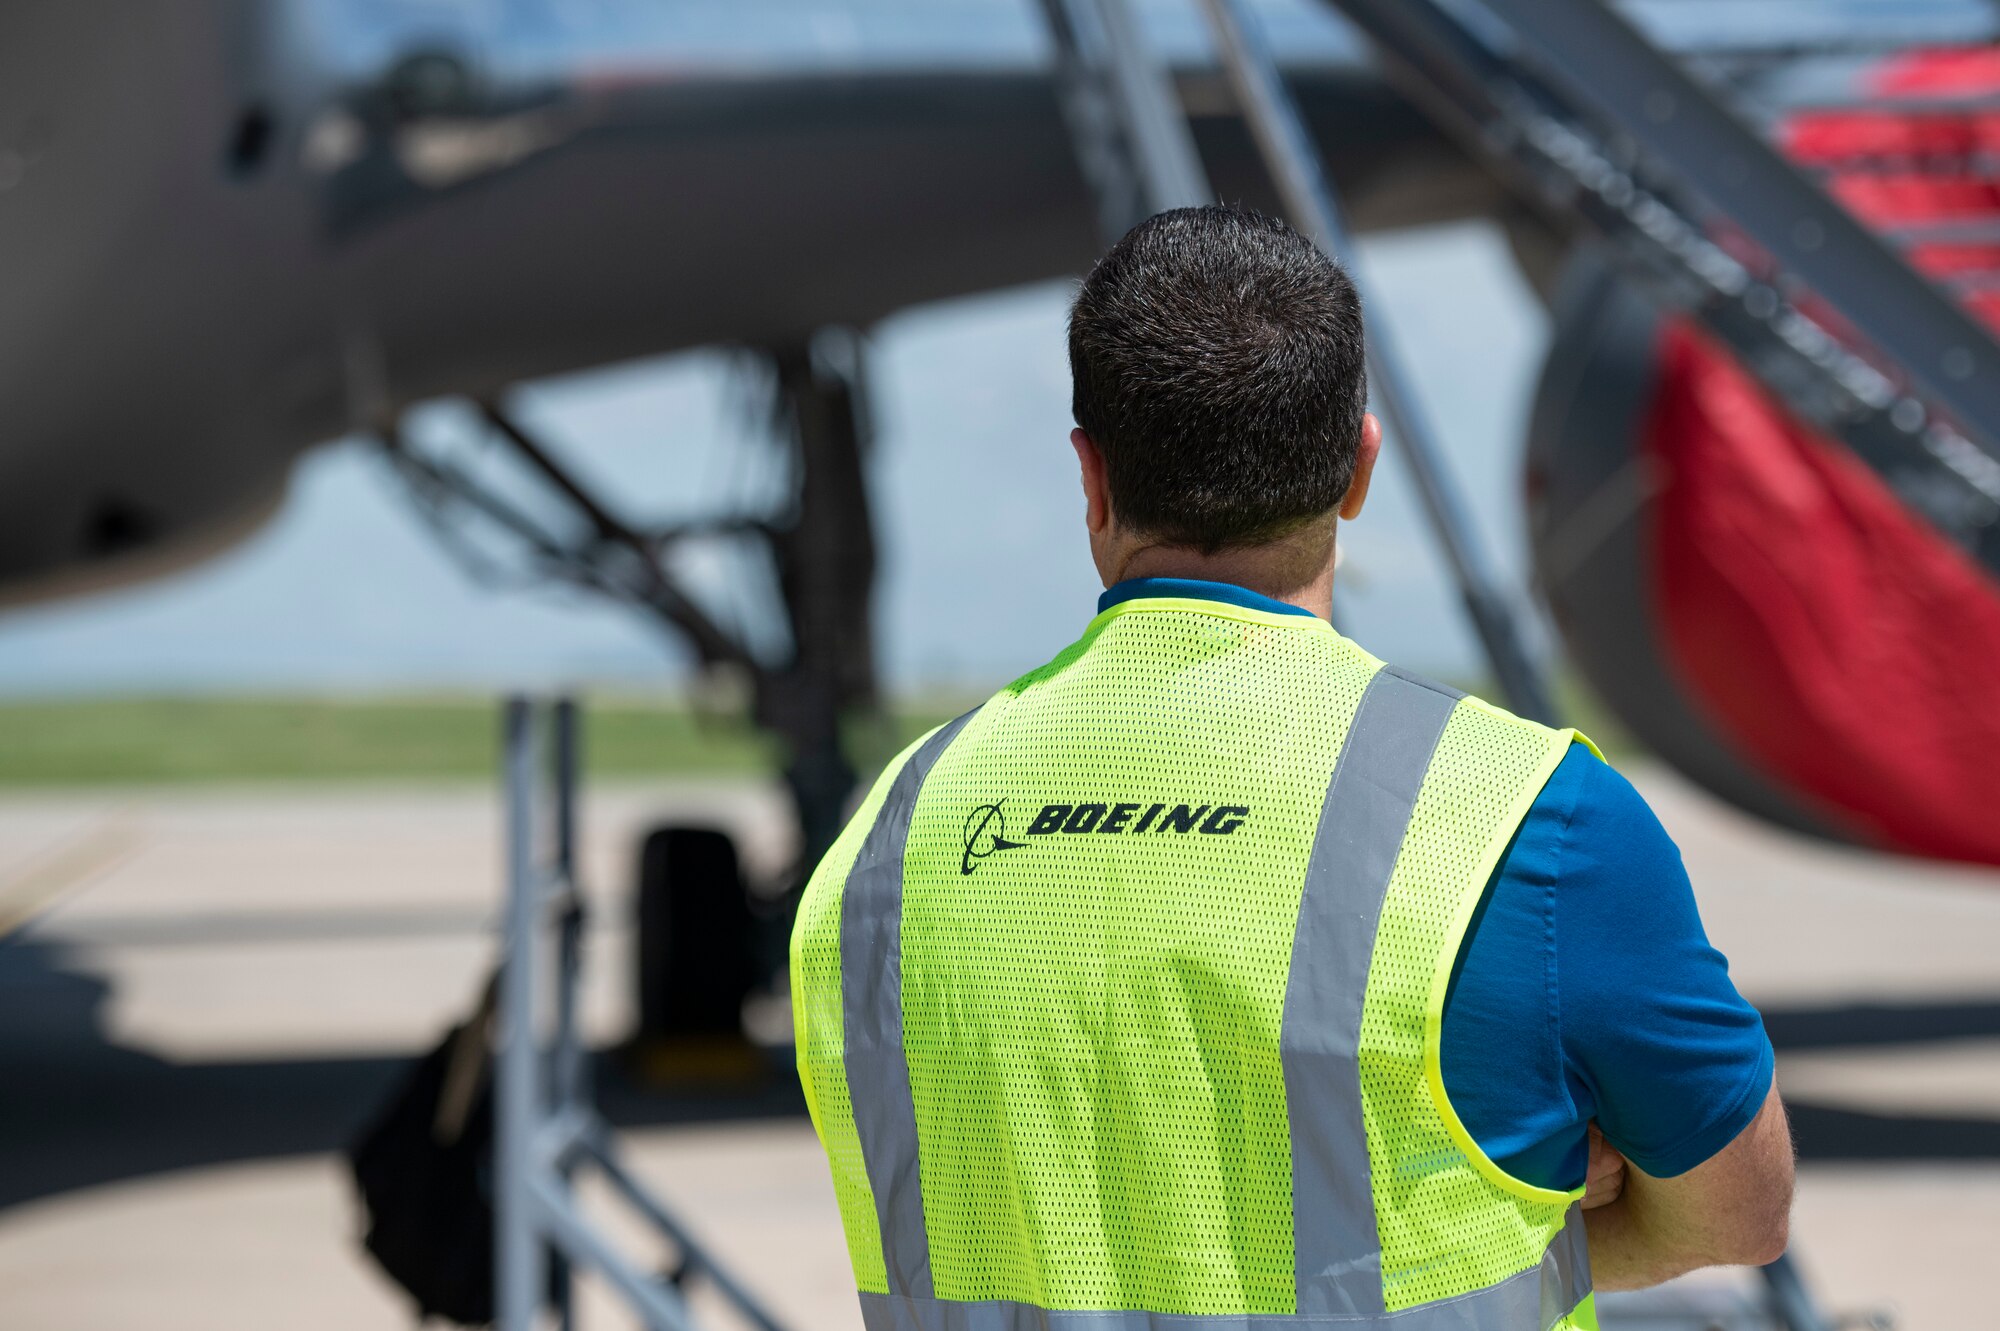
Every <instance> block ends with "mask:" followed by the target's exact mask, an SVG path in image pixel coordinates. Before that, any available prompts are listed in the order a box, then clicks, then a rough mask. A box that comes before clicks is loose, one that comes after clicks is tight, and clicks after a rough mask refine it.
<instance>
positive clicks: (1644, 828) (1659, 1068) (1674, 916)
mask: <svg viewBox="0 0 2000 1331" xmlns="http://www.w3.org/2000/svg"><path fill="white" fill-rule="evenodd" d="M1137 596H1182V597H1192V598H1196V599H1203V600H1214V601H1224V602H1227V603H1228V604H1231V605H1239V606H1248V607H1250V608H1252V609H1257V610H1268V611H1275V612H1277V613H1281V614H1284V613H1291V614H1301V615H1303V614H1307V613H1308V612H1307V611H1305V610H1302V609H1300V608H1299V607H1297V606H1291V605H1286V604H1284V603H1283V602H1281V601H1274V600H1272V599H1270V598H1269V597H1266V596H1261V595H1259V594H1258V593H1256V592H1253V591H1249V590H1247V589H1245V588H1242V587H1235V586H1229V585H1226V584H1222V583H1211V582H1197V581H1191V580H1187V579H1180V578H1147V579H1139V580H1135V581H1132V582H1121V583H1119V584H1118V585H1117V586H1116V587H1113V588H1112V589H1111V590H1110V591H1107V592H1106V593H1104V596H1103V597H1102V598H1101V599H1100V600H1099V602H1098V608H1099V609H1100V610H1105V609H1109V608H1110V607H1111V606H1113V605H1116V604H1118V603H1119V602H1120V601H1127V600H1131V599H1133V598H1134V597H1137ZM1441 1043H1442V1045H1443V1062H1444V1084H1445V1091H1446V1093H1447V1094H1449V1095H1450V1096H1451V1100H1452V1105H1453V1106H1454V1107H1455V1108H1456V1109H1457V1110H1458V1115H1459V1118H1460V1119H1461V1120H1462V1121H1463V1122H1464V1124H1465V1128H1466V1131H1467V1132H1469V1133H1471V1134H1472V1137H1473V1140H1475V1141H1477V1142H1478V1143H1479V1145H1480V1148H1481V1149H1482V1150H1484V1151H1485V1152H1486V1154H1487V1155H1488V1156H1490V1157H1492V1159H1493V1161H1494V1163H1496V1164H1498V1165H1499V1166H1500V1167H1501V1168H1502V1169H1505V1170H1506V1171H1507V1172H1508V1173H1510V1174H1512V1175H1514V1176H1515V1177H1516V1178H1519V1179H1522V1180H1524V1181H1526V1182H1529V1183H1534V1184H1537V1185H1539V1186H1541V1187H1545V1188H1559V1189H1568V1188H1573V1187H1576V1186H1577V1185H1579V1184H1581V1183H1582V1182H1583V1179H1584V1173H1585V1169H1586V1167H1587V1165H1588V1163H1589V1137H1588V1125H1589V1124H1590V1122H1591V1121H1592V1120H1593V1119H1594V1120H1596V1122H1597V1125H1598V1127H1599V1128H1600V1129H1601V1130H1602V1131H1603V1133H1604V1136H1605V1139H1606V1140H1607V1141H1609V1142H1610V1143H1611V1144H1612V1145H1613V1146H1615V1147H1617V1148H1618V1149H1619V1151H1621V1152H1622V1153H1623V1154H1624V1155H1625V1156H1626V1158H1627V1159H1629V1160H1631V1161H1632V1163H1633V1164H1635V1165H1637V1166H1638V1167H1639V1168H1640V1169H1643V1170H1644V1171H1645V1172H1646V1173H1648V1174H1651V1175H1653V1176H1654V1177H1656V1178H1664V1177H1669V1176H1672V1175H1674V1174H1680V1173H1685V1172H1686V1171H1687V1170H1689V1169H1692V1168H1694V1166H1696V1165H1698V1164H1700V1163H1701V1162H1702V1161H1704V1160H1706V1159H1708V1158H1709V1157H1710V1156H1712V1155H1714V1154H1715V1153H1716V1152H1717V1151H1719V1150H1721V1149H1722V1148H1723V1147H1724V1146H1727V1145H1728V1144H1729V1143H1730V1142H1731V1141H1733V1140H1735V1138H1736V1135H1737V1134H1738V1133H1739V1132H1741V1131H1742V1130H1743V1129H1744V1128H1745V1127H1747V1126H1748V1125H1749V1123H1750V1120H1751V1119H1752V1118H1754V1117H1756V1114H1757V1110H1758V1109H1759V1108H1760V1107H1761V1106H1762V1104H1763V1102H1764V1097H1765V1095H1766V1094H1767V1093H1768V1092H1769V1090H1770V1087H1771V1075H1772V1056H1771V1045H1770V1041H1769V1040H1768V1039H1766V1038H1765V1035H1764V1024H1763V1021H1762V1020H1761V1019H1760V1018H1759V1017H1758V1015H1757V1011H1756V1009H1755V1008H1753V1007H1751V1006H1750V1005H1749V1004H1748V1003H1746V1002H1745V1001H1744V1000H1743V998H1742V997H1741V996H1740V995H1739V994H1738V993H1737V992H1736V987H1735V986H1734V985H1733V984H1731V983H1730V980H1729V963H1728V962H1727V961H1725V960H1724V959H1723V956H1722V954H1721V953H1720V952H1717V951H1716V950H1715V949H1714V948H1712V947H1710V946H1709V943H1708V937H1707V935H1706V934H1705V933H1704V932H1703V931H1702V926H1701V915H1700V913H1699V912H1698V911H1697V910H1696V908H1695V901H1694V890H1693V887H1692V886H1691V885H1690V884H1689V882H1688V876H1687V870H1686V869H1685V868H1683V867H1682V865H1681V856H1680V851H1679V849H1678V848H1677V847H1676V846H1675V845H1674V843H1673V839H1672V838H1671V837H1669V836H1668V835H1667V832H1666V829H1665V828H1663V827H1661V826H1660V820H1659V819H1658V818H1656V817H1654V815H1653V811H1652V809H1650V808H1648V807H1647V805H1646V801H1645V800H1644V799H1642V798H1641V797H1640V795H1639V792H1638V791H1636V790H1634V789H1633V788H1632V785H1631V783H1630V782H1628V781H1626V780H1625V778H1624V777H1622V776H1620V775H1618V773H1617V772H1615V771H1613V770H1612V769H1611V768H1610V767H1609V766H1607V765H1606V764H1605V763H1604V762H1603V761H1601V760H1600V759H1599V758H1598V757H1597V756H1596V755H1595V754H1593V753H1591V752H1590V750H1589V749H1587V748H1585V747H1584V746H1583V745H1580V744H1579V745H1574V746H1572V747H1571V749H1570V751H1569V754H1568V756H1567V757H1565V758H1564V759H1563V761H1562V763H1561V764H1560V765H1559V766H1558V767H1557V768H1556V771H1555V774H1554V775H1553V776H1551V777H1550V778H1549V781H1548V784H1547V785H1545V786H1544V787H1543V788H1542V792H1541V794H1540V795H1539V796H1537V797H1536V799H1535V803H1534V805H1533V806H1532V807H1531V808H1530V809H1529V810H1528V814H1527V816H1526V817H1525V818H1524V819H1522V821H1521V825H1520V827H1519V828H1518V829H1517V830H1516V831H1515V833H1514V838H1513V840H1512V841H1511V842H1510V843H1509V844H1508V846H1507V849H1506V851H1505V852H1504V853H1503V854H1502V856H1501V858H1500V863H1499V865H1498V866H1497V867H1496V868H1495V869H1494V871H1493V877H1492V879H1491V880H1490V881H1489V882H1488V883H1487V886H1486V892H1485V895H1484V896H1483V897H1482V899H1481V901H1480V904H1479V908H1478V911H1477V912H1476V913H1475V914H1474V916H1473V919H1472V924H1471V926H1470V928H1468V929H1467V931H1466V942H1465V945H1464V946H1463V947H1462V948H1461V949H1460V952H1459V957H1458V961H1457V964H1456V966H1455V968H1454V970H1453V973H1452V980H1451V987H1450V989H1449V990H1448V991H1447V994H1446V998H1445V1009H1444V1029H1443V1035H1442V1041H1441Z"/></svg>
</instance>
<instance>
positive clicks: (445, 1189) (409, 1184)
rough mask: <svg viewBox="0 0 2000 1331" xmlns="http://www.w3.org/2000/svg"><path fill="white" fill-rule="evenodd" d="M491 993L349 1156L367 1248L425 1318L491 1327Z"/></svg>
mask: <svg viewBox="0 0 2000 1331" xmlns="http://www.w3.org/2000/svg"><path fill="white" fill-rule="evenodd" d="M492 1008H493V989H492V986H491V985H488V987H487V993H486V998H485V999H484V1001H482V1003H481V1004H480V1007H479V1010H478V1012H476V1013H475V1014H474V1015H473V1016H472V1018H471V1019H470V1020H468V1021H466V1022H465V1023H464V1024H463V1025H460V1026H456V1027H454V1028H452V1032H451V1034H450V1035H448V1036H446V1037H445V1039H444V1042H443V1043H442V1044H440V1045H439V1046H438V1047H437V1048H435V1049H433V1050H431V1051H430V1052H429V1053H428V1054H426V1055H424V1056H423V1058H422V1059H420V1060H419V1061H418V1062H417V1064H416V1066H415V1067H414V1068H412V1069H411V1070H410V1072H409V1075H408V1076H407V1077H405V1078H404V1080H403V1082H402V1084H401V1085H400V1086H399V1087H397V1089H396V1092H395V1094H394V1095H393V1096H392V1097H391V1098H390V1100H389V1102H388V1104H386V1105H385V1106H384V1107H383V1110H382V1115H381V1117H380V1118H378V1119H377V1120H376V1121H375V1122H374V1123H373V1124H371V1125H370V1126H369V1127H368V1129H367V1130H366V1131H365V1132H363V1133H362V1134H361V1136H360V1137H359V1138H358V1139H357V1140H356V1141H355V1143H354V1144H353V1145H352V1146H351V1147H349V1149H348V1160H349V1162H350V1164H351V1165H352V1166H353V1169H354V1181H355V1183H356V1184H357V1185H358V1186H359V1188H360V1190H361V1202H362V1206H363V1207H364V1208H365V1209H366V1211H367V1215H368V1228H367V1233H366V1235H365V1236H364V1238H363V1244H364V1246H366V1247H367V1249H368V1251H369V1253H370V1254H372V1255H373V1256H374V1258H375V1260H376V1261H377V1262H379V1263H381V1265H382V1269H383V1270H384V1271H386V1272H388V1274H389V1276H390V1278H391V1279H393V1280H394V1281H395V1282H396V1283H397V1284H399V1285H401V1286H402V1287H403V1288H404V1289H406V1290H408V1291H409V1292H410V1295H411V1297H412V1298H414V1299H415V1300H416V1302H417V1307H418V1309H419V1310H420V1311H421V1312H422V1314H423V1315H424V1316H425V1317H443V1318H447V1319H448V1320H450V1321H453V1322H458V1323H461V1324H463V1325H467V1326H481V1325H485V1324H486V1323H489V1322H491V1321H492V1320H493V1191H492V1162H493V1079H492V1076H491V1066H492V1059H491V1057H490V1056H489V1053H488V1044H487V1035H488V1030H489V1027H490V1026H491V1024H492Z"/></svg>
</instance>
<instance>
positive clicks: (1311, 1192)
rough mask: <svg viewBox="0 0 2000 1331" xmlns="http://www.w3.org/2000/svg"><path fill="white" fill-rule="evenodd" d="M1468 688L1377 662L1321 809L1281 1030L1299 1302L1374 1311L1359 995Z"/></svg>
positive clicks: (1377, 1284)
mask: <svg viewBox="0 0 2000 1331" xmlns="http://www.w3.org/2000/svg"><path fill="white" fill-rule="evenodd" d="M1463 696H1464V695H1463V694H1461V693H1457V692H1455V691H1453V690H1449V689H1444V688H1442V687H1440V686H1438V685H1434V684H1430V683H1428V682H1426V681H1423V680H1419V679H1416V678H1414V677H1413V676H1410V675H1406V674H1404V673H1403V672H1402V671H1400V670H1398V669H1396V668H1395V667H1393V666H1384V667H1383V668H1382V669H1380V670H1378V671H1377V672H1376V673H1375V677H1374V678H1373V679H1371V680H1369V681H1368V687H1367V689H1366V690H1365V691H1364V692H1363V693H1362V695H1361V703H1360V706H1359V707H1358V708H1356V710H1355V713H1354V722H1353V724H1352V725H1351V726H1349V727H1348V731H1347V741H1346V743H1344V744H1343V745H1341V749H1340V757H1339V758H1338V759H1337V760H1336V761H1335V763H1334V768H1333V779H1332V781H1331V783H1330V784H1329V785H1328V786H1327V792H1326V804H1325V806H1324V807H1323V808H1322V809H1321V811H1320V819H1319V832H1318V835H1317V836H1316V837H1315V838H1314V839H1313V848H1312V858H1311V860H1310V861H1308V863H1307V865H1306V882H1305V892H1304V894H1303V895H1302V896H1301V897H1300V899H1299V923H1298V931H1297V932H1296V933H1295V934H1294V935H1293V938H1292V963H1291V973H1290V976H1289V978H1288V979H1287V980H1286V982H1285V1012H1284V1025H1283V1027H1282V1030H1281V1033H1280V1036H1279V1045H1280V1048H1281V1050H1282V1057H1283V1062H1284V1070H1285V1104H1286V1107H1287V1116H1288V1117H1289V1118H1290V1120H1291V1134H1292V1245H1293V1278H1294V1280H1295V1281H1296V1284H1297V1288H1298V1308H1299V1311H1300V1312H1301V1313H1305V1314H1345V1315H1357V1314H1358V1315H1364V1316H1365V1315H1369V1314H1375V1315H1379V1314H1380V1313H1381V1312H1382V1243H1381V1240H1380V1238H1379V1237H1378V1236H1377V1234H1376V1229H1375V1194H1374V1188H1373V1186H1372V1183H1371V1180H1370V1177H1369V1169H1368V1133H1367V1130H1366V1129H1365V1128H1364V1127H1363V1126H1362V1122H1361V1077H1360V1071H1359V1067H1358V1064H1357V1060H1356V1051H1357V1050H1358V1049H1359V1048H1360V1044H1361V1003H1362V998H1363V996H1364V995H1365V994H1366V993H1367V989H1368V968H1369V963H1370V960H1371V958H1372V956H1373V954H1374V950H1375V925H1376V920H1377V918H1378V917H1379V916H1380V915H1381V912H1382V899H1383V897H1384V896H1385V895H1386V894H1387V892H1388V889H1389V874H1390V872H1391V871H1392V870H1393V869H1394V868H1395V867H1396V856H1397V854H1398V853H1399V852H1400V851H1401V850H1402V847H1403V837H1404V834H1405V833H1406V832H1407V831H1408V829H1409V825H1410V813H1411V810H1413V809H1414V808H1415V807H1416V803H1417V791H1418V790H1419V789H1421V788H1422V786H1423V783H1424V773H1425V772H1426V771H1428V770H1429V769H1430V765H1431V754H1432V752H1433V751H1434V750H1435V749H1436V748H1437V743H1438V738H1439V736H1441V735H1443V734H1444V727H1445V722H1446V721H1448V720H1449V719H1450V717H1451V711H1452V708H1453V707H1455V706H1457V705H1458V700H1459V699H1460V698H1461V697H1463Z"/></svg>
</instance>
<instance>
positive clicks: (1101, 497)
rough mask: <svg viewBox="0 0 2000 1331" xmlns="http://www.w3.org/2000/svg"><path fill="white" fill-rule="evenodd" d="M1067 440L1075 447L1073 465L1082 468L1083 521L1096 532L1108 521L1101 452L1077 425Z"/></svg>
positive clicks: (1108, 498) (1108, 485)
mask: <svg viewBox="0 0 2000 1331" xmlns="http://www.w3.org/2000/svg"><path fill="white" fill-rule="evenodd" d="M1069 444H1070V447H1071V448H1074V449H1075V450H1076V461H1077V466H1078V467H1080V468H1081V469H1082V471H1083V504H1084V508H1083V525H1084V526H1086V527H1088V528H1089V529H1090V534H1091V535H1092V536H1096V535H1099V534H1101V533H1102V532H1103V531H1104V529H1105V527H1106V526H1108V525H1109V524H1110V522H1111V481H1110V478H1109V476H1108V475H1107V473H1106V472H1105V469H1104V454H1102V453H1100V452H1098V451H1097V445H1096V443H1094V442H1093V441H1092V440H1091V437H1090V436H1089V435H1087V434H1085V433H1084V432H1083V431H1082V430H1081V429H1076V430H1071V431H1070V432H1069Z"/></svg>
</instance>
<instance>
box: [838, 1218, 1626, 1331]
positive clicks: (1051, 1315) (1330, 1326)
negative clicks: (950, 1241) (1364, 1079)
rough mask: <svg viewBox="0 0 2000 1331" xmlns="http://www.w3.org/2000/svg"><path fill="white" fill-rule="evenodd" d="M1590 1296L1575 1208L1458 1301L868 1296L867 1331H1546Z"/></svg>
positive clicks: (863, 1307) (864, 1299) (1580, 1226)
mask: <svg viewBox="0 0 2000 1331" xmlns="http://www.w3.org/2000/svg"><path fill="white" fill-rule="evenodd" d="M1588 1293H1590V1269H1589V1266H1588V1264H1587V1262H1586V1261H1585V1259H1584V1251H1583V1212H1582V1211H1581V1210H1580V1209H1578V1208H1576V1207H1574V1206H1573V1207H1571V1208H1570V1213H1569V1217H1568V1221H1567V1223H1566V1224H1565V1225H1564V1227H1563V1232H1562V1233H1561V1234H1560V1235H1558V1236H1557V1238H1556V1241H1555V1242H1554V1243H1553V1244H1552V1245H1550V1247H1549V1250H1548V1252H1547V1253H1545V1254H1544V1255H1543V1257H1542V1264H1541V1265H1540V1266H1539V1267H1537V1268H1534V1269H1532V1270H1528V1271H1523V1272H1522V1273H1521V1274H1520V1275H1517V1276H1514V1277H1513V1278H1511V1279H1508V1280H1503V1281H1501V1282H1500V1283H1499V1284H1497V1285H1489V1286H1487V1287H1486V1288H1485V1289H1482V1290H1475V1291H1474V1292H1472V1293H1470V1294H1462V1295H1460V1296H1459V1297H1457V1298H1455V1299H1444V1300H1441V1301H1439V1302H1437V1303H1425V1304H1419V1305H1418V1306H1417V1307H1415V1308H1403V1309H1400V1310H1399V1311H1396V1312H1373V1313H1307V1312H1299V1313H1257V1314H1249V1315H1241V1314H1231V1313H1214V1314H1202V1313H1147V1312H1092V1311H1087V1310H1067V1309H1065V1310H1051V1309H1047V1308H1037V1307H1035V1306H1034V1305H1033V1304H1030V1303H1009V1302H1005V1301H1002V1300H992V1301H988V1302H981V1303H956V1302H952V1301H949V1300H944V1299H912V1298H898V1297H897V1296H895V1295H893V1294H863V1295H862V1296H861V1324H862V1325H863V1326H864V1327H866V1328H867V1331H1299V1328H1313V1327H1318V1328H1323V1329H1324V1331H1548V1328H1550V1327H1553V1326H1554V1325H1555V1324H1556V1323H1557V1322H1560V1321H1561V1320H1562V1319H1563V1317H1564V1316H1565V1315H1567V1314H1568V1313H1569V1311H1570V1310H1571V1309H1573V1308H1575V1307H1576V1305H1577V1304H1579V1303H1581V1302H1582V1301H1583V1298H1584V1295H1586V1294H1588Z"/></svg>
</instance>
